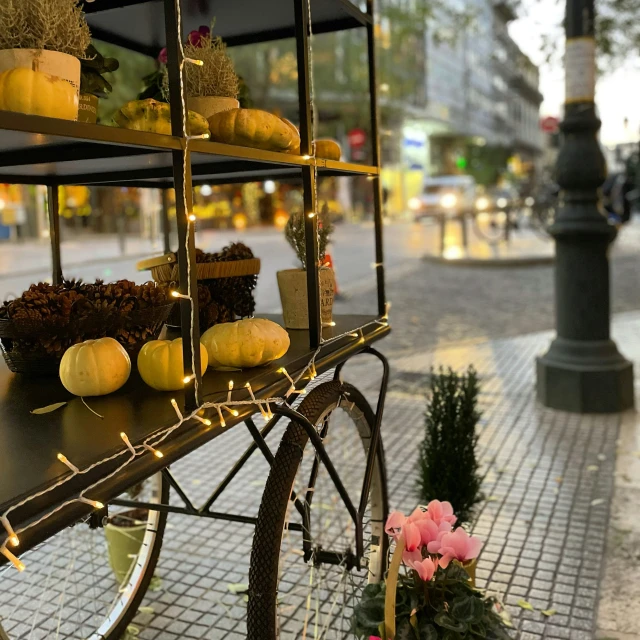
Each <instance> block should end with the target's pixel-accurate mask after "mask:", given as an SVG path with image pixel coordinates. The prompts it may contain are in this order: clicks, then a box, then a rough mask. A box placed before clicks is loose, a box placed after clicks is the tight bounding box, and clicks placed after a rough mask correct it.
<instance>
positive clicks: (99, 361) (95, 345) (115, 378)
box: [60, 338, 131, 396]
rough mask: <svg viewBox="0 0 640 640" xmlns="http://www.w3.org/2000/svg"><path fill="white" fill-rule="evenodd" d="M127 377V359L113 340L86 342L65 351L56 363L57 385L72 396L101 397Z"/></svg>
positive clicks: (104, 339) (128, 365)
mask: <svg viewBox="0 0 640 640" xmlns="http://www.w3.org/2000/svg"><path fill="white" fill-rule="evenodd" d="M130 373H131V359H130V358H129V354H128V353H127V352H126V351H125V350H124V347H123V346H122V345H121V344H120V343H119V342H118V341H117V340H114V339H113V338H100V339H99V340H86V341H85V342H81V343H80V344H74V345H73V346H72V347H69V348H68V349H67V350H66V351H65V352H64V355H63V356H62V360H61V361H60V381H61V382H62V384H63V385H64V386H65V388H66V389H67V391H69V392H71V393H73V394H74V395H76V396H105V395H107V394H108V393H113V392H114V391H116V390H118V389H119V388H120V387H121V386H122V385H123V384H124V383H125V382H126V381H127V380H128V379H129V374H130Z"/></svg>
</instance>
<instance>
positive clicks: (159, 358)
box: [138, 338, 208, 391]
mask: <svg viewBox="0 0 640 640" xmlns="http://www.w3.org/2000/svg"><path fill="white" fill-rule="evenodd" d="M200 362H201V369H202V372H201V373H202V374H204V372H205V371H206V370H207V362H208V358H207V350H206V349H205V348H204V345H202V344H201V345H200ZM138 373H140V376H141V377H142V379H143V380H144V381H145V382H146V383H147V384H148V385H149V386H150V387H153V388H154V389H157V390H158V391H176V390H178V389H182V388H183V387H184V361H183V357H182V338H176V339H175V340H151V342H147V344H145V345H144V347H142V349H141V350H140V353H139V354H138Z"/></svg>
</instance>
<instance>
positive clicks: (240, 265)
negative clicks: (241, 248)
mask: <svg viewBox="0 0 640 640" xmlns="http://www.w3.org/2000/svg"><path fill="white" fill-rule="evenodd" d="M196 266H197V274H198V280H216V279H218V278H238V277H241V276H255V275H258V274H259V273H260V258H251V259H249V260H226V261H220V262H198V264H197V265H196ZM137 268H138V271H144V270H146V269H149V270H151V275H152V277H153V279H154V280H155V281H156V282H178V280H179V279H180V270H179V268H178V264H177V262H176V257H175V255H174V254H172V253H168V254H166V255H164V256H160V257H158V258H150V259H149V260H142V261H140V262H138V265H137Z"/></svg>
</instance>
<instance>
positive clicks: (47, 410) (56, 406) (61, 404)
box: [31, 402, 67, 416]
mask: <svg viewBox="0 0 640 640" xmlns="http://www.w3.org/2000/svg"><path fill="white" fill-rule="evenodd" d="M65 404H67V403H66V402H55V403H54V404H48V405H47V406H46V407H40V408H39V409H34V410H33V411H31V413H33V414H34V415H36V416H40V415H42V414H43V413H51V412H52V411H56V409H59V408H60V407H64V405H65Z"/></svg>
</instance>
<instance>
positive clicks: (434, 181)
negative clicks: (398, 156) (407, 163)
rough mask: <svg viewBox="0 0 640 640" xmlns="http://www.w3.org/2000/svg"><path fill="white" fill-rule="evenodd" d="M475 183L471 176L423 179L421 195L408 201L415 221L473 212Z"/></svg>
mask: <svg viewBox="0 0 640 640" xmlns="http://www.w3.org/2000/svg"><path fill="white" fill-rule="evenodd" d="M475 197H476V181H475V180H474V178H473V177H472V176H451V175H448V176H433V177H428V178H425V180H424V183H423V187H422V193H421V194H420V196H418V197H416V198H411V200H409V208H410V209H411V211H412V212H413V214H414V216H415V220H416V222H417V221H420V220H422V219H423V218H429V217H432V216H442V215H448V216H456V215H460V214H462V213H466V212H469V211H472V210H473V207H474V204H475Z"/></svg>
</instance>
